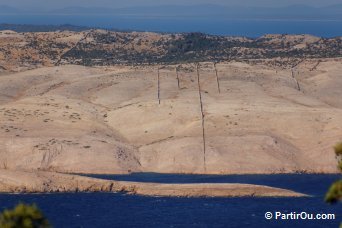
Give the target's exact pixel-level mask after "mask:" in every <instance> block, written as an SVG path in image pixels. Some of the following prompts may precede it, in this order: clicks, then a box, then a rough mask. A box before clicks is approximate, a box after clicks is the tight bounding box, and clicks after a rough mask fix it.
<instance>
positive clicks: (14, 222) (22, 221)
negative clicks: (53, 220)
mask: <svg viewBox="0 0 342 228" xmlns="http://www.w3.org/2000/svg"><path fill="white" fill-rule="evenodd" d="M0 227H2V228H19V227H20V228H46V227H51V226H50V224H49V222H48V220H47V219H46V218H45V217H44V215H43V214H42V213H41V211H40V210H39V209H38V208H37V206H36V205H26V204H22V203H20V204H19V205H17V206H16V207H15V208H14V209H11V210H5V211H3V212H2V214H1V215H0Z"/></svg>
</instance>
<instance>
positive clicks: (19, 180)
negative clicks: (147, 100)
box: [0, 170, 307, 197]
mask: <svg viewBox="0 0 342 228" xmlns="http://www.w3.org/2000/svg"><path fill="white" fill-rule="evenodd" d="M0 192H1V193H58V192H60V193H62V192H63V193H72V192H113V193H118V192H122V193H126V194H137V195H144V196H168V197H305V196H307V195H305V194H301V193H297V192H293V191H290V190H286V189H280V188H273V187H268V186H262V185H250V184H238V183H236V184H235V183H234V184H157V183H140V182H125V181H110V180H103V179H98V178H90V177H83V176H78V175H70V174H61V173H53V172H44V171H34V172H30V171H11V170H1V171H0Z"/></svg>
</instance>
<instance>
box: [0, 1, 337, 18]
mask: <svg viewBox="0 0 342 228" xmlns="http://www.w3.org/2000/svg"><path fill="white" fill-rule="evenodd" d="M0 14H49V15H115V16H125V17H126V16H127V17H146V16H148V17H184V18H186V17H195V18H196V17H201V18H202V17H216V18H230V19H232V18H233V19H286V20H290V19H293V20H295V19H302V20H342V4H340V5H334V6H329V7H322V8H315V7H310V6H306V5H293V6H288V7H281V8H271V7H269V8H267V7H228V6H221V5H214V4H209V5H208V4H206V5H187V6H181V5H162V6H149V7H148V6H139V7H129V8H120V9H112V8H104V7H91V8H90V7H67V8H62V9H55V10H49V11H33V10H22V9H16V8H13V7H9V6H6V5H1V6H0Z"/></svg>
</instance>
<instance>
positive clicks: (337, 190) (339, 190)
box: [325, 142, 342, 203]
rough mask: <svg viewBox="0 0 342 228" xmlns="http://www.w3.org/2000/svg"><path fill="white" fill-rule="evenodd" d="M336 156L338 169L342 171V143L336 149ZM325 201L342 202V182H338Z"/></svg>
mask: <svg viewBox="0 0 342 228" xmlns="http://www.w3.org/2000/svg"><path fill="white" fill-rule="evenodd" d="M334 149H335V154H336V157H337V159H338V167H339V169H340V170H341V171H342V142H341V143H338V144H337V145H336V146H335V147H334ZM325 201H326V202H328V203H336V202H339V201H342V180H338V181H336V182H335V183H334V184H333V185H332V186H331V187H330V189H329V191H328V192H327V194H326V196H325Z"/></svg>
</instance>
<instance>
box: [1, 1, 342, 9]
mask: <svg viewBox="0 0 342 228" xmlns="http://www.w3.org/2000/svg"><path fill="white" fill-rule="evenodd" d="M341 3H342V2H341V0H172V1H171V0H125V1H118V0H0V5H8V6H13V7H17V8H21V9H24V8H41V9H54V8H64V7H69V6H83V7H91V6H96V7H110V8H120V7H127V6H141V5H163V4H164V5H165V4H177V5H178V4H179V5H181V4H185V5H192V4H220V5H234V6H236V5H238V6H270V7H278V6H279V7H281V6H286V5H295V4H305V5H308V6H328V5H334V4H341Z"/></svg>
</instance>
